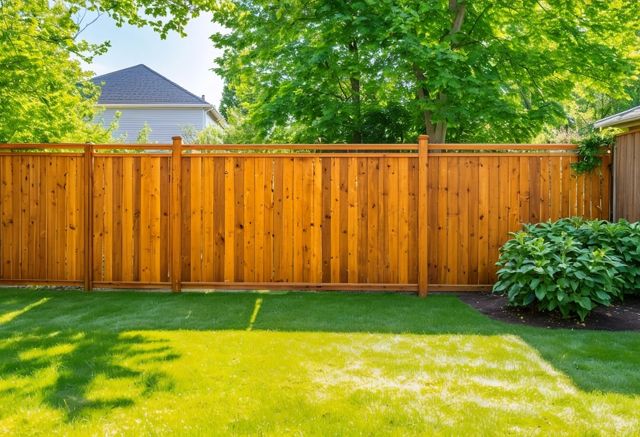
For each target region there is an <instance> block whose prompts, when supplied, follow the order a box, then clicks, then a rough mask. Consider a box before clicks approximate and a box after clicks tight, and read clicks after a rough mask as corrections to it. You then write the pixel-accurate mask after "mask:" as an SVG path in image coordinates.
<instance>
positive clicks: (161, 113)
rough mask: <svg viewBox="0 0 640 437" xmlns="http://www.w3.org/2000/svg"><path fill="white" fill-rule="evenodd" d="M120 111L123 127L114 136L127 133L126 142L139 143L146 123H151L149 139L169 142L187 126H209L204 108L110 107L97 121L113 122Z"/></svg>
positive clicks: (201, 127)
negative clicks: (139, 135) (206, 124)
mask: <svg viewBox="0 0 640 437" xmlns="http://www.w3.org/2000/svg"><path fill="white" fill-rule="evenodd" d="M116 111H118V112H120V113H121V114H122V115H121V116H120V121H119V128H118V130H117V131H115V132H114V134H113V136H114V138H119V137H121V136H122V135H123V134H126V139H125V142H127V143H135V142H136V139H137V138H138V133H140V130H141V129H142V127H143V126H144V123H145V122H147V124H148V125H149V126H150V127H151V134H150V135H149V140H150V141H151V142H152V143H161V144H169V143H171V137H174V136H176V135H182V129H183V127H184V126H187V125H191V126H193V127H195V129H196V130H201V129H203V128H204V127H205V119H206V115H205V112H204V110H203V109H200V108H157V109H148V108H144V109H143V108H121V109H118V108H108V109H105V111H104V112H103V113H102V114H100V115H99V116H98V119H97V121H98V122H100V123H102V124H103V125H104V126H109V124H110V123H111V121H112V120H113V117H114V115H115V113H116Z"/></svg>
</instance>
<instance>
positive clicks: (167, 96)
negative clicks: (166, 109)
mask: <svg viewBox="0 0 640 437" xmlns="http://www.w3.org/2000/svg"><path fill="white" fill-rule="evenodd" d="M91 80H92V81H93V82H94V83H95V84H97V85H102V83H103V82H104V85H103V86H102V94H101V96H100V99H99V101H98V103H99V104H117V103H127V104H131V103H141V104H142V103H144V104H153V103H164V104H166V103H176V104H185V103H191V104H202V105H208V106H212V105H211V104H210V103H209V102H207V101H206V100H204V99H203V98H202V97H199V96H197V95H196V94H194V93H192V92H191V91H189V90H187V89H186V88H184V87H182V86H180V85H178V84H177V83H175V82H174V81H172V80H171V79H168V78H167V77H165V76H163V75H162V74H160V73H158V72H157V71H155V70H154V69H152V68H150V67H148V66H147V65H145V64H137V65H132V66H130V67H126V68H122V69H120V70H116V71H112V72H110V73H105V74H102V75H99V76H95V77H94V78H93V79H91Z"/></svg>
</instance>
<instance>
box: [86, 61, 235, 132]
mask: <svg viewBox="0 0 640 437" xmlns="http://www.w3.org/2000/svg"><path fill="white" fill-rule="evenodd" d="M92 81H93V83H95V84H96V85H98V86H100V87H101V88H102V93H101V95H100V98H99V100H98V105H99V106H100V107H101V108H104V112H103V113H101V114H100V116H99V119H98V121H99V122H100V123H102V124H103V125H104V126H109V125H110V124H111V122H112V120H113V118H114V117H115V114H116V113H118V112H119V113H120V119H119V123H118V125H119V128H118V130H116V131H115V132H114V137H121V136H123V135H125V136H126V140H125V141H126V142H135V141H136V139H137V137H138V134H139V133H140V131H141V130H142V129H143V127H144V126H145V123H147V124H148V126H149V127H150V128H151V133H150V134H149V141H150V142H152V143H171V137H173V136H176V135H181V134H182V132H183V130H184V129H185V128H188V127H189V128H191V129H194V130H195V131H200V130H202V129H204V128H205V127H207V126H210V125H216V124H217V125H219V126H224V124H225V121H224V118H223V117H222V115H220V113H219V112H218V111H216V109H215V108H214V107H213V105H211V104H210V103H208V102H207V101H206V100H205V99H204V96H202V97H198V96H197V95H195V94H193V93H191V92H189V91H187V90H186V89H184V88H183V87H181V86H180V85H178V84H176V83H175V82H172V81H171V80H169V79H167V78H166V77H164V76H162V75H161V74H160V73H158V72H156V71H154V70H152V69H151V68H149V67H147V66H146V65H143V64H140V65H135V66H133V67H129V68H125V69H123V70H118V71H114V72H112V73H107V74H103V75H101V76H96V77H94V78H93V79H92Z"/></svg>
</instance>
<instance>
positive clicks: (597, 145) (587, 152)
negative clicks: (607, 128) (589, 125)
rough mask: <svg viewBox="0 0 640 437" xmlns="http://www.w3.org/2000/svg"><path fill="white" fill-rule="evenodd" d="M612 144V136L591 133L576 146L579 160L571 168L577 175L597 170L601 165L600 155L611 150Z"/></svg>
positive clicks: (613, 139) (613, 140)
mask: <svg viewBox="0 0 640 437" xmlns="http://www.w3.org/2000/svg"><path fill="white" fill-rule="evenodd" d="M614 143H615V137H614V135H611V134H601V133H598V132H592V133H591V134H590V135H589V136H587V137H585V138H583V139H582V141H580V144H579V145H578V156H579V160H578V162H576V163H573V164H571V167H572V168H573V169H574V170H575V171H576V173H578V174H581V173H588V172H590V171H592V170H594V169H596V168H599V167H600V164H601V163H602V158H601V157H602V155H603V154H605V153H606V152H607V150H608V149H610V148H612V147H613V145H614Z"/></svg>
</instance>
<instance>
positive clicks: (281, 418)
mask: <svg viewBox="0 0 640 437" xmlns="http://www.w3.org/2000/svg"><path fill="white" fill-rule="evenodd" d="M639 363H640V334H639V333H607V332H585V331H581V332H572V331H566V330H557V331H556V330H548V329H538V328H523V327H517V326H512V325H507V324H503V323H499V322H494V321H491V320H489V319H487V318H486V317H484V316H483V315H481V314H479V313H477V312H476V311H475V310H473V309H471V308H469V307H467V306H466V305H465V304H463V303H461V302H460V301H459V300H458V299H457V298H456V297H454V296H446V295H433V296H430V297H429V298H427V299H419V298H417V297H415V296H410V295H391V294H376V295H374V294H359V295H357V294H343V295H340V294H333V293H327V294H305V293H288V294H287V293H280V294H261V293H218V294H181V295H170V294H152V293H98V292H96V293H91V294H87V293H79V292H34V291H18V290H8V289H4V290H0V434H13V435H29V434H41V435H52V434H54V433H55V434H64V435H82V436H85V435H109V436H114V435H141V434H142V435H163V436H164V435H167V434H174V435H175V434H177V435H185V436H186V435H188V436H193V435H213V434H219V433H226V434H252V435H253V434H259V435H278V436H279V435H291V434H295V435H323V436H324V435H345V434H346V435H360V434H366V435H372V434H376V435H380V434H393V435H411V434H436V435H463V434H464V435H472V434H482V435H493V434H505V433H518V434H527V435H562V434H566V435H585V434H587V435H600V434H602V435H614V434H615V435H640V365H639Z"/></svg>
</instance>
